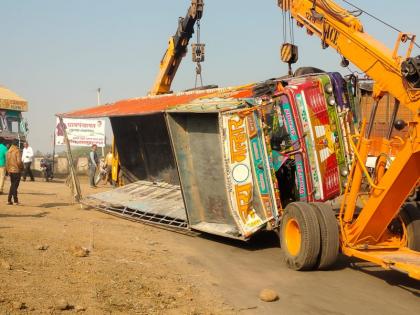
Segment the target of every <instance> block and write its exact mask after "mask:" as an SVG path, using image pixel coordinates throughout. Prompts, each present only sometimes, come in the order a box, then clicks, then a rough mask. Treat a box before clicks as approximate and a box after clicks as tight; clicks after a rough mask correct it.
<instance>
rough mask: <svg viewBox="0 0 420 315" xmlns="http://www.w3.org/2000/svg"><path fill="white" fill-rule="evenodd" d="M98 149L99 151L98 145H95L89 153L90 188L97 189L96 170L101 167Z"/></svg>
mask: <svg viewBox="0 0 420 315" xmlns="http://www.w3.org/2000/svg"><path fill="white" fill-rule="evenodd" d="M96 149H97V145H96V144H93V145H92V151H90V152H89V160H88V165H89V185H90V187H92V188H93V187H96V184H95V174H96V170H97V169H98V167H99V158H98V154H97V153H96Z"/></svg>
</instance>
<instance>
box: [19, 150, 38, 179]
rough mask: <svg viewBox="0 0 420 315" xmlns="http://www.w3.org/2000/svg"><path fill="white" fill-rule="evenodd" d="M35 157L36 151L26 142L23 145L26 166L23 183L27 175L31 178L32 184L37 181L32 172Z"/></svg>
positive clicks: (23, 160) (23, 159)
mask: <svg viewBox="0 0 420 315" xmlns="http://www.w3.org/2000/svg"><path fill="white" fill-rule="evenodd" d="M33 156H34V151H33V150H32V148H31V147H30V146H29V143H28V142H25V143H24V144H23V152H22V162H23V165H24V171H23V181H26V176H27V175H29V177H30V178H31V182H33V181H35V180H34V175H33V174H32V170H31V164H32V158H33Z"/></svg>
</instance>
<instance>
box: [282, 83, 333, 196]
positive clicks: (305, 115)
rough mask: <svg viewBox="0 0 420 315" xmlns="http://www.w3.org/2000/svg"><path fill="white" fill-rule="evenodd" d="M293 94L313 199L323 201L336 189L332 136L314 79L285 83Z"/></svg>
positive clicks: (323, 103) (318, 85)
mask: <svg viewBox="0 0 420 315" xmlns="http://www.w3.org/2000/svg"><path fill="white" fill-rule="evenodd" d="M286 89H287V90H289V91H290V92H291V93H292V94H293V96H294V99H293V100H294V104H293V105H294V106H295V107H296V108H297V110H298V112H299V116H300V123H301V126H302V130H303V133H304V134H305V142H306V149H307V152H308V156H309V160H310V164H311V174H310V175H311V179H312V184H313V193H314V199H315V200H317V201H324V200H328V199H331V198H334V197H336V196H337V195H338V194H339V193H340V179H339V169H338V163H337V156H336V151H335V143H336V139H335V136H334V134H333V132H332V131H331V122H330V119H329V116H328V110H327V104H326V100H325V97H324V94H323V91H322V89H320V84H319V82H318V80H310V79H308V78H307V77H305V78H303V79H294V80H291V81H290V82H289V84H288V85H287V87H286Z"/></svg>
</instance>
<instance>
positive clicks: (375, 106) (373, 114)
mask: <svg viewBox="0 0 420 315" xmlns="http://www.w3.org/2000/svg"><path fill="white" fill-rule="evenodd" d="M379 101H380V99H377V100H375V103H373V107H372V110H371V112H370V117H369V125H368V129H367V130H366V138H368V139H369V138H370V135H371V134H372V130H373V125H374V124H375V117H376V110H377V109H378V104H379Z"/></svg>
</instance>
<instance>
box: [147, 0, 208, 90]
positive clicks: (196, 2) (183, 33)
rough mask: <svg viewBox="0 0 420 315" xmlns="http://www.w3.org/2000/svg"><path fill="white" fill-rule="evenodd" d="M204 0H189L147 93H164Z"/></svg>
mask: <svg viewBox="0 0 420 315" xmlns="http://www.w3.org/2000/svg"><path fill="white" fill-rule="evenodd" d="M203 10H204V0H191V5H190V7H189V9H188V12H187V14H186V16H185V17H184V18H179V22H178V29H177V31H176V33H175V34H174V35H173V36H172V37H171V38H170V39H169V46H168V48H167V50H166V52H165V54H164V55H163V58H162V60H161V62H160V70H159V73H158V75H157V77H156V80H155V83H154V85H153V87H152V90H151V91H150V92H149V95H158V94H166V93H169V92H170V90H171V84H172V81H173V79H174V77H175V74H176V72H177V70H178V67H179V65H180V64H181V61H182V58H183V57H184V56H185V55H186V53H187V46H188V43H189V41H190V39H191V37H192V36H193V34H194V25H195V23H196V22H197V21H199V20H200V19H201V17H202V15H203Z"/></svg>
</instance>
